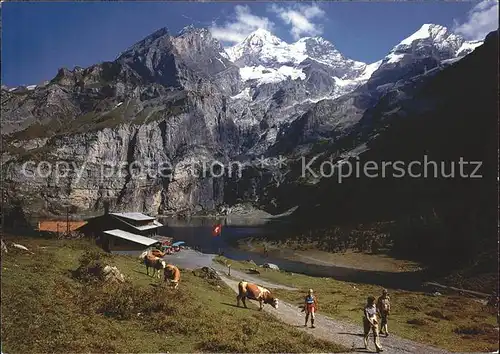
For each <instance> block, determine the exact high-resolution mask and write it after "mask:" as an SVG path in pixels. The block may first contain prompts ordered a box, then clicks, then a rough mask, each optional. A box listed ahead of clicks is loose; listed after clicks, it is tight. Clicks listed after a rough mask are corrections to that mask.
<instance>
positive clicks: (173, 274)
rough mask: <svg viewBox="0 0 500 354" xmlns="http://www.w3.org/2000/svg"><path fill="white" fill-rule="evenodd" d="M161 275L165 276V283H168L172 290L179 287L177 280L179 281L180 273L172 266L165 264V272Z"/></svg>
mask: <svg viewBox="0 0 500 354" xmlns="http://www.w3.org/2000/svg"><path fill="white" fill-rule="evenodd" d="M163 275H164V276H165V281H168V282H169V283H170V284H171V285H172V286H173V288H174V289H177V287H178V286H179V280H180V279H181V271H180V270H179V268H177V267H176V266H174V265H173V264H167V266H166V267H165V270H164V271H163Z"/></svg>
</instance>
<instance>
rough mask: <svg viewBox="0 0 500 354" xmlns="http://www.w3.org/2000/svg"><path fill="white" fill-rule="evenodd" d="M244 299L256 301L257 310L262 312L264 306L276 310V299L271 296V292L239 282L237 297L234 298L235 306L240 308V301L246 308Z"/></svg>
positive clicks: (254, 285)
mask: <svg viewBox="0 0 500 354" xmlns="http://www.w3.org/2000/svg"><path fill="white" fill-rule="evenodd" d="M246 298H249V299H250V300H256V301H258V302H259V310H262V308H263V306H264V304H269V305H271V306H272V307H274V308H275V309H277V308H278V299H277V298H275V297H274V296H273V295H272V294H271V291H269V290H268V289H266V288H263V287H261V286H258V285H256V284H253V283H248V282H246V281H240V282H239V284H238V296H236V305H237V306H240V300H241V301H243V305H244V306H245V308H246V307H247V304H246V302H245V299H246Z"/></svg>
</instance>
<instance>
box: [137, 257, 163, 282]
mask: <svg viewBox="0 0 500 354" xmlns="http://www.w3.org/2000/svg"><path fill="white" fill-rule="evenodd" d="M141 257H144V258H143V260H144V264H145V265H146V274H147V275H149V268H153V277H154V276H155V275H156V274H157V275H158V278H160V276H161V275H160V269H165V267H166V266H167V263H166V262H165V261H164V260H162V259H161V258H158V257H155V256H153V255H152V254H151V252H148V251H146V252H143V253H142V254H141Z"/></svg>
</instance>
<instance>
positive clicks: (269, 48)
mask: <svg viewBox="0 0 500 354" xmlns="http://www.w3.org/2000/svg"><path fill="white" fill-rule="evenodd" d="M226 51H227V54H228V55H229V58H230V59H231V61H233V62H235V63H237V64H240V65H253V66H256V65H270V64H273V63H280V64H285V63H292V62H294V61H295V55H296V54H297V53H291V52H290V46H289V45H288V44H287V43H286V42H284V41H282V40H281V39H279V38H278V37H276V36H275V35H273V34H272V33H271V32H269V31H267V30H264V29H258V30H256V31H254V32H252V33H250V34H249V35H248V36H247V37H246V38H245V39H244V40H243V41H242V42H241V43H239V44H236V45H235V46H233V47H230V48H228V49H227V50H226Z"/></svg>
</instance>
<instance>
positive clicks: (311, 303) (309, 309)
mask: <svg viewBox="0 0 500 354" xmlns="http://www.w3.org/2000/svg"><path fill="white" fill-rule="evenodd" d="M317 308H318V303H317V301H316V297H315V296H314V295H313V289H309V292H308V294H307V296H306V297H305V299H304V309H303V310H302V312H304V311H305V313H306V323H305V324H304V327H307V321H308V320H309V315H311V328H315V327H314V313H315V312H316V309H317Z"/></svg>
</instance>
